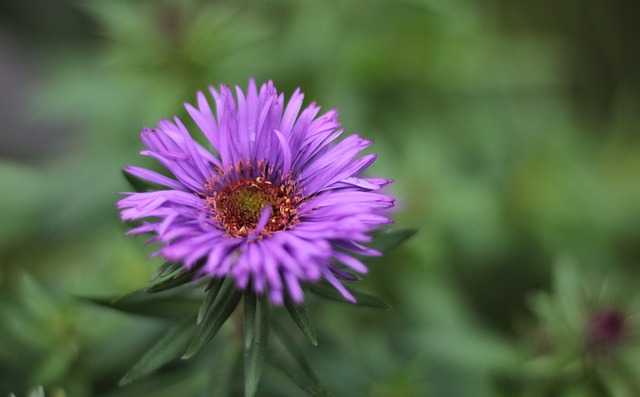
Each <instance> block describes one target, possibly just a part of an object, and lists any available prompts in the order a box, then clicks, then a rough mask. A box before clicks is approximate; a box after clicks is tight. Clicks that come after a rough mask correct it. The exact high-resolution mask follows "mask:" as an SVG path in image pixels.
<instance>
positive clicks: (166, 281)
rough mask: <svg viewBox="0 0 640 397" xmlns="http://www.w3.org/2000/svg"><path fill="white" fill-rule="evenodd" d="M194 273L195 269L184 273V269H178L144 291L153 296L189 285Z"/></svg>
mask: <svg viewBox="0 0 640 397" xmlns="http://www.w3.org/2000/svg"><path fill="white" fill-rule="evenodd" d="M196 271H197V270H196V269H192V270H188V271H185V270H184V269H182V268H180V269H178V270H177V271H175V272H173V273H171V274H170V275H169V276H167V277H164V278H162V279H161V280H160V281H157V282H155V283H153V284H151V285H149V286H148V287H147V288H146V289H145V290H146V291H147V292H148V293H150V294H153V293H156V292H160V291H166V290H168V289H172V288H175V287H179V286H181V285H183V284H187V283H190V282H191V281H194V277H195V275H196Z"/></svg>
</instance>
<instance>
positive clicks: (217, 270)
mask: <svg viewBox="0 0 640 397" xmlns="http://www.w3.org/2000/svg"><path fill="white" fill-rule="evenodd" d="M210 92H211V95H212V96H213V99H214V102H215V115H214V112H213V111H212V109H211V107H210V106H209V103H208V102H207V99H206V98H205V95H204V94H203V93H202V92H199V93H198V95H197V100H198V105H197V107H194V106H191V105H189V104H185V106H186V109H187V111H188V112H189V114H190V115H191V117H192V118H193V120H194V121H195V124H196V125H197V126H198V127H199V128H200V130H201V131H202V133H203V134H204V136H205V138H206V140H207V141H208V144H210V146H211V148H212V149H213V150H211V151H210V150H208V149H206V148H205V147H203V146H202V145H200V144H199V143H198V142H196V141H195V140H194V139H193V138H192V137H191V135H190V134H189V132H188V131H187V129H186V127H185V126H184V124H182V122H181V121H180V120H179V119H178V118H174V122H171V121H168V120H161V121H160V122H159V123H158V125H157V127H156V128H155V129H148V128H145V129H143V130H142V133H141V137H142V141H143V143H144V145H145V146H146V148H147V150H144V151H142V152H141V154H142V155H145V156H150V157H153V158H155V159H156V160H157V161H159V162H160V163H161V164H162V165H163V166H164V167H166V168H167V169H168V170H169V171H170V172H171V173H172V174H173V176H174V177H175V178H170V177H167V176H164V175H161V174H158V173H156V172H153V171H150V170H147V169H144V168H139V167H134V166H128V167H126V168H125V171H126V172H128V173H129V174H131V175H134V176H136V177H139V178H142V179H144V180H146V181H149V182H152V183H154V184H157V185H161V186H164V187H166V189H165V190H158V191H153V192H143V193H124V194H126V195H127V197H126V198H124V199H122V200H120V201H119V202H118V204H117V205H118V208H119V209H120V210H121V218H122V220H140V219H146V221H144V222H143V223H142V224H141V225H140V226H138V227H136V228H134V229H132V230H131V231H129V233H128V234H142V233H151V234H152V235H153V236H152V237H151V239H150V241H151V242H159V243H161V244H162V248H160V249H159V250H158V251H157V252H156V254H160V255H162V256H163V257H164V258H166V259H167V260H169V261H176V262H181V263H182V264H183V266H184V268H186V269H194V268H195V269H197V273H196V276H197V277H201V276H206V275H208V276H211V277H218V278H222V277H227V276H232V277H233V278H234V279H235V282H236V285H237V287H238V288H240V289H246V288H252V289H253V290H254V291H255V292H256V293H257V294H264V293H268V295H269V297H270V299H271V301H273V302H274V303H276V304H279V303H281V302H282V301H283V297H284V295H283V294H285V293H288V295H289V296H290V297H291V298H292V299H293V300H294V301H295V302H297V303H301V302H302V301H303V299H304V296H303V290H302V287H301V283H305V282H318V281H320V280H321V279H323V278H324V279H326V280H327V281H328V282H329V283H331V284H332V285H333V286H334V287H335V288H336V289H337V290H338V291H340V292H341V293H342V295H344V297H345V298H347V299H349V300H351V301H354V302H355V299H354V297H353V296H352V295H351V294H350V293H349V292H348V291H347V290H346V289H345V288H344V286H343V285H342V284H341V283H340V281H339V280H355V279H356V277H355V276H354V275H352V274H351V272H350V271H355V272H358V273H366V272H367V267H366V266H365V265H364V264H363V263H362V262H360V261H359V260H358V259H356V258H355V257H354V254H357V255H380V253H379V252H377V251H375V250H373V249H370V248H367V247H366V246H364V245H363V243H367V242H369V241H370V237H369V236H368V234H367V233H368V232H370V231H372V230H374V229H376V228H378V227H380V225H383V224H387V223H390V222H391V221H390V220H389V219H388V218H387V217H386V216H385V215H384V214H385V212H386V211H387V210H388V209H389V208H391V207H393V203H394V200H393V199H392V198H390V197H388V196H386V195H384V194H381V193H380V192H378V190H379V189H380V188H381V187H382V186H384V185H387V184H388V183H390V182H391V181H390V180H388V179H377V178H361V177H359V175H360V173H361V172H362V171H364V170H365V169H366V168H368V167H369V166H370V165H371V164H372V163H373V162H374V161H375V159H376V155H375V154H368V155H364V156H362V157H358V155H359V153H360V152H361V151H362V150H363V149H364V148H366V147H368V146H369V145H370V144H371V142H370V141H367V140H365V139H362V138H360V137H359V136H357V135H351V136H348V137H347V138H345V139H343V140H342V141H341V142H339V143H335V141H336V139H337V138H338V137H339V136H340V135H341V134H342V130H341V129H340V124H339V123H338V121H337V112H336V111H335V110H331V111H329V112H327V113H324V114H322V115H320V116H318V113H319V111H320V108H319V107H318V106H316V105H315V104H314V103H312V104H311V105H309V106H308V107H307V108H305V109H304V110H302V112H300V109H301V107H302V100H303V97H304V95H303V94H302V93H301V92H300V90H299V89H298V90H296V92H295V93H294V94H293V96H292V97H291V99H290V100H289V102H288V103H287V104H286V106H285V99H284V95H283V94H279V93H278V92H277V91H276V89H275V87H274V85H273V83H272V82H269V83H267V84H263V85H262V87H260V90H259V91H258V89H257V87H256V84H255V82H254V81H253V80H250V81H249V88H248V91H247V93H246V94H245V93H244V92H243V91H242V90H241V89H240V88H238V87H236V97H235V98H234V96H233V93H232V90H231V89H230V88H229V87H227V86H220V90H219V91H216V90H215V89H213V88H210Z"/></svg>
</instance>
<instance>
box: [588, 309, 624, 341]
mask: <svg viewBox="0 0 640 397" xmlns="http://www.w3.org/2000/svg"><path fill="white" fill-rule="evenodd" d="M588 332H589V337H590V339H591V341H592V342H595V343H597V344H601V345H606V346H609V345H615V344H616V343H618V342H620V341H621V340H622V338H623V337H624V336H625V335H624V334H625V318H624V316H623V314H622V313H621V312H620V311H619V310H617V309H614V308H611V309H605V310H602V311H599V312H597V313H594V314H593V315H592V316H591V318H590V319H589V324H588Z"/></svg>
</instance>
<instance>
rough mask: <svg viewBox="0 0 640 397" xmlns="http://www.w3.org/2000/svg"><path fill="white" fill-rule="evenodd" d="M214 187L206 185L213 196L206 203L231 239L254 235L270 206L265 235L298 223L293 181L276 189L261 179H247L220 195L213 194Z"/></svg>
mask: <svg viewBox="0 0 640 397" xmlns="http://www.w3.org/2000/svg"><path fill="white" fill-rule="evenodd" d="M212 185H213V184H212V183H211V182H208V183H207V186H206V188H207V190H208V191H209V192H210V193H209V194H207V195H206V197H205V198H204V200H205V202H206V203H207V204H208V205H209V207H210V209H212V212H213V214H214V215H213V219H214V221H216V222H217V223H218V224H220V226H221V227H222V228H224V229H225V230H226V231H227V232H228V233H229V234H230V235H231V236H234V237H242V236H246V235H247V234H248V233H250V232H253V231H255V230H256V229H257V226H258V222H259V221H260V216H261V215H262V211H263V209H264V208H265V206H270V208H271V213H270V214H269V218H268V220H267V223H266V225H265V226H264V228H263V229H262V230H261V233H262V234H266V235H268V234H271V233H273V232H276V231H278V230H283V229H285V228H287V227H288V226H290V225H291V224H292V223H294V222H295V221H297V210H296V208H295V206H296V204H298V203H299V202H300V200H301V199H300V197H298V196H297V195H296V194H295V193H296V189H295V187H294V184H293V182H291V181H286V182H285V183H283V184H282V185H281V186H275V185H274V184H273V183H271V182H269V181H266V180H265V179H264V178H262V177H257V178H244V179H240V180H238V181H236V182H232V183H229V184H227V185H226V186H224V188H222V190H220V191H218V192H215V191H212V188H211V186H212Z"/></svg>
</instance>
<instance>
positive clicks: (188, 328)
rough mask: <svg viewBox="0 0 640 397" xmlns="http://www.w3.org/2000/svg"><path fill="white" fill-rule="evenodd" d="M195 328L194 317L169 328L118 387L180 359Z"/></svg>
mask: <svg viewBox="0 0 640 397" xmlns="http://www.w3.org/2000/svg"><path fill="white" fill-rule="evenodd" d="M195 327H196V322H195V316H192V317H189V318H186V319H184V320H183V321H181V322H180V323H178V324H177V325H176V326H175V327H173V328H171V329H170V330H169V332H167V333H166V334H165V335H164V336H163V337H162V338H161V339H160V340H159V341H158V342H157V343H156V344H155V345H153V347H151V349H149V351H147V353H145V355H144V356H142V358H141V359H140V361H138V362H137V363H136V364H135V365H134V366H133V368H131V370H129V372H128V373H127V374H126V375H125V376H124V377H123V378H122V380H120V386H124V385H126V384H129V383H131V382H133V381H135V380H137V379H140V378H141V377H143V376H145V375H149V374H151V373H153V372H154V371H156V370H157V369H159V368H160V367H162V366H163V365H165V364H167V363H168V362H170V361H173V360H175V359H177V358H178V357H180V354H182V353H183V352H184V351H185V349H186V348H187V345H188V344H189V340H190V339H191V337H192V336H193V331H194V329H195Z"/></svg>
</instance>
